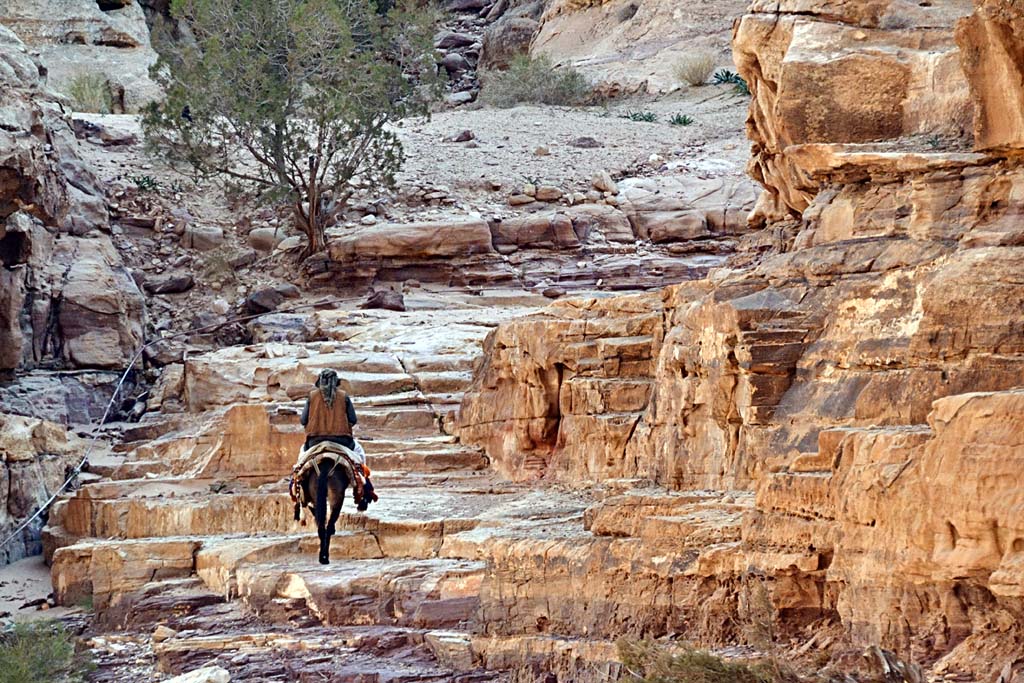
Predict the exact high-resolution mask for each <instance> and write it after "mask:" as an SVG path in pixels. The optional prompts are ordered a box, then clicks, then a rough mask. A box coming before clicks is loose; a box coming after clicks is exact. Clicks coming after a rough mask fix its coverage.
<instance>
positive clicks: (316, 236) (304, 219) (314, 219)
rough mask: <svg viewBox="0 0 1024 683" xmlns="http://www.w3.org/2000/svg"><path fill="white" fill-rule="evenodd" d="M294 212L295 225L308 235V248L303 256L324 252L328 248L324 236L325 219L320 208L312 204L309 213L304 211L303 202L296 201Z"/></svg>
mask: <svg viewBox="0 0 1024 683" xmlns="http://www.w3.org/2000/svg"><path fill="white" fill-rule="evenodd" d="M292 212H293V213H294V215H295V227H297V228H298V229H299V230H300V231H302V234H304V235H305V236H306V249H305V250H304V251H303V253H302V258H306V257H308V256H312V255H313V254H319V253H320V252H322V251H323V250H324V249H325V248H326V246H327V243H326V240H325V238H324V228H323V221H322V220H321V217H320V211H319V208H318V207H316V206H315V205H310V209H309V213H308V214H307V213H306V212H305V211H303V208H302V202H301V201H296V202H295V206H294V207H292Z"/></svg>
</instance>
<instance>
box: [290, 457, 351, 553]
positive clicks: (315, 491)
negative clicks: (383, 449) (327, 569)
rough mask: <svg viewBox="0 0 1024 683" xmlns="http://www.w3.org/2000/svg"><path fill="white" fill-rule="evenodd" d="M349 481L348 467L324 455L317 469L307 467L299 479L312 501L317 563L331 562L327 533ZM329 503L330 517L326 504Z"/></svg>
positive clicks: (332, 529)
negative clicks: (318, 559) (317, 545)
mask: <svg viewBox="0 0 1024 683" xmlns="http://www.w3.org/2000/svg"><path fill="white" fill-rule="evenodd" d="M350 483H351V481H350V479H349V470H348V468H347V467H345V464H344V463H343V462H338V461H336V460H333V459H331V458H324V459H323V460H322V461H321V462H320V464H319V471H318V469H317V468H310V469H309V470H308V471H307V472H306V473H305V476H304V478H303V481H302V487H303V490H304V491H305V499H306V500H307V501H313V517H314V518H315V519H316V532H317V535H318V536H319V537H320V564H330V563H331V558H330V554H331V536H333V535H334V532H335V528H334V525H335V524H336V523H337V522H338V515H340V514H341V506H342V504H343V503H344V502H345V489H347V488H348V487H349V484H350ZM328 505H330V506H331V513H330V518H328V516H327V506H328Z"/></svg>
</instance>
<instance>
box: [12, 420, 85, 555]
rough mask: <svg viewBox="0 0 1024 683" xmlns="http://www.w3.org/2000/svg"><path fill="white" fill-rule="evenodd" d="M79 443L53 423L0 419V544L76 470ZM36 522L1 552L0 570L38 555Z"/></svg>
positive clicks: (39, 526) (39, 524)
mask: <svg viewBox="0 0 1024 683" xmlns="http://www.w3.org/2000/svg"><path fill="white" fill-rule="evenodd" d="M83 446H84V442H83V441H82V440H81V439H79V438H77V437H75V436H74V435H70V434H68V433H67V432H66V431H65V430H64V428H63V427H61V426H60V425H58V424H55V423H53V422H47V421H45V420H39V419H35V418H29V417H22V416H19V415H7V414H4V413H0V538H6V537H7V536H8V535H9V534H11V533H13V532H14V530H15V528H16V527H18V526H19V525H20V524H22V523H23V522H24V521H25V520H26V519H28V517H29V516H31V515H32V514H33V513H35V512H36V510H38V508H39V506H40V505H41V504H42V503H43V502H44V501H45V500H46V499H47V498H49V497H50V495H51V494H53V493H55V492H56V490H57V488H58V487H60V485H61V484H63V483H64V479H65V478H66V476H67V474H68V472H69V470H70V469H71V468H73V467H74V466H75V465H77V464H78V458H79V457H80V455H79V453H80V452H81V449H82V447H83ZM43 524H44V520H42V519H38V520H36V521H34V522H33V523H31V524H30V525H29V526H28V527H27V528H25V529H24V531H22V532H21V533H20V534H18V535H17V537H16V538H15V539H14V541H13V542H12V543H9V544H7V545H5V546H4V547H3V548H0V564H6V563H8V562H13V561H15V560H18V559H20V558H22V557H26V556H28V555H34V554H36V553H38V552H39V550H40V547H41V546H40V531H41V530H42V528H43Z"/></svg>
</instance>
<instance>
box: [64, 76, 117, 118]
mask: <svg viewBox="0 0 1024 683" xmlns="http://www.w3.org/2000/svg"><path fill="white" fill-rule="evenodd" d="M68 95H70V96H71V102H72V105H73V106H74V108H75V111H78V112H86V113H92V114H109V113H110V112H111V111H113V109H114V100H113V97H111V95H110V85H109V84H108V83H107V79H106V77H105V76H104V75H103V74H79V75H78V76H75V77H74V78H73V79H72V80H71V84H70V85H68Z"/></svg>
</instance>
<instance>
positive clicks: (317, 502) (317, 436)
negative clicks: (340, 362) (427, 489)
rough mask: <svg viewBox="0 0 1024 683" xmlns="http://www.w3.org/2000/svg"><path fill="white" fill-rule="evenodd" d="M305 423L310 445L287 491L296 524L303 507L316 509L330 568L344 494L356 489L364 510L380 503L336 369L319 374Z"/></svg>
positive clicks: (302, 453) (323, 555)
mask: <svg viewBox="0 0 1024 683" xmlns="http://www.w3.org/2000/svg"><path fill="white" fill-rule="evenodd" d="M302 424H303V426H304V427H305V428H306V443H305V446H304V447H303V449H302V450H301V451H300V452H299V460H298V462H296V463H295V467H294V468H293V469H292V477H291V481H290V482H289V484H288V491H289V493H290V494H291V497H292V501H293V502H294V503H295V521H300V520H301V518H302V508H303V507H310V508H312V510H313V517H314V519H316V531H317V535H318V536H319V537H320V564H330V554H331V537H332V536H334V534H335V529H336V527H335V525H336V523H337V521H338V516H339V515H340V513H341V506H342V504H343V503H344V501H345V490H346V489H347V488H349V487H350V486H351V487H352V496H353V498H354V499H355V502H356V507H357V508H358V509H359V510H361V511H364V510H366V507H367V505H369V503H370V501H376V500H377V496H376V495H375V494H374V492H373V484H372V483H370V470H369V468H367V467H366V454H365V452H363V449H362V448H360V446H359V443H358V442H357V441H356V440H355V439H354V438H353V437H352V426H353V425H355V424H356V411H355V408H353V406H352V399H350V398H349V397H348V395H347V394H346V393H345V392H344V391H342V390H341V389H340V388H339V387H338V373H336V372H334V370H324V371H323V372H321V373H320V377H319V378H318V379H317V381H316V388H314V389H313V391H311V392H310V394H309V399H308V400H307V401H306V407H305V409H304V410H303V411H302ZM314 473H315V476H314ZM328 508H329V509H330V513H329V514H328Z"/></svg>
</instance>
